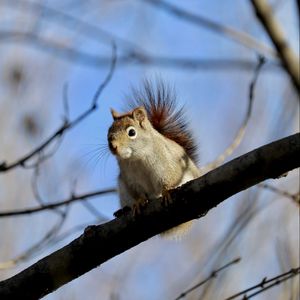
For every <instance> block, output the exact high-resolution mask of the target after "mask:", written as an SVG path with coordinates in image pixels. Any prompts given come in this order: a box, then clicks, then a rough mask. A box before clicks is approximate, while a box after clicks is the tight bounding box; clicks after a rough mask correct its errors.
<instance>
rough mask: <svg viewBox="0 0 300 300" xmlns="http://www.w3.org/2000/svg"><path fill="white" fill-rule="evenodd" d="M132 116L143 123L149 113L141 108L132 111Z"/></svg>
mask: <svg viewBox="0 0 300 300" xmlns="http://www.w3.org/2000/svg"><path fill="white" fill-rule="evenodd" d="M132 116H133V118H134V119H135V120H137V121H139V122H140V123H142V122H143V121H144V120H145V119H146V118H147V113H146V110H145V108H144V107H143V106H140V107H138V108H136V109H134V110H133V111H132Z"/></svg>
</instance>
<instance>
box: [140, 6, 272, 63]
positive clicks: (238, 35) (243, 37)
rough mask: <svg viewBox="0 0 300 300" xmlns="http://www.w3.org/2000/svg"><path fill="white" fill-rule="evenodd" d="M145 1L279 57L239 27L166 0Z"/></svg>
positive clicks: (260, 51) (257, 49)
mask: <svg viewBox="0 0 300 300" xmlns="http://www.w3.org/2000/svg"><path fill="white" fill-rule="evenodd" d="M143 1H144V2H146V3H149V4H151V5H154V6H156V7H158V8H159V9H163V10H165V11H166V12H168V13H170V14H172V15H175V16H176V17H177V18H181V19H183V20H185V21H187V22H190V23H191V24H195V25H197V26H201V27H204V28H207V29H209V30H212V31H214V32H216V33H218V34H221V35H223V36H225V37H228V38H230V39H232V40H234V41H235V42H238V43H239V44H242V45H244V46H246V47H248V48H250V49H255V50H256V51H258V53H260V54H262V55H263V54H264V55H268V56H271V57H273V58H276V57H277V54H276V52H275V51H274V50H273V49H272V48H270V47H268V46H267V45H265V44H263V43H261V42H259V41H257V40H256V39H255V38H254V37H252V36H251V35H249V34H247V33H245V32H242V31H238V30H237V29H234V28H232V27H229V26H226V25H223V24H219V23H217V22H215V21H212V20H210V19H208V18H206V17H203V16H200V15H198V14H197V15H196V14H194V13H192V12H188V11H186V10H183V9H182V8H179V7H177V6H175V5H174V4H171V3H169V2H166V1H164V0H143Z"/></svg>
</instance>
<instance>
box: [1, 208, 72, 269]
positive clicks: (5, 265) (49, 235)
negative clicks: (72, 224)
mask: <svg viewBox="0 0 300 300" xmlns="http://www.w3.org/2000/svg"><path fill="white" fill-rule="evenodd" d="M67 216H68V207H67V208H66V209H65V211H64V212H63V213H61V214H60V219H59V221H58V222H57V223H56V224H54V226H53V227H52V228H51V229H50V230H48V231H47V232H46V233H45V234H44V236H43V237H42V238H41V239H39V240H38V241H37V242H35V243H34V244H33V245H31V246H30V247H29V248H28V249H27V250H26V251H24V252H23V253H21V254H19V255H18V256H16V257H15V258H12V259H9V260H8V261H5V262H0V270H4V269H9V268H12V267H15V266H16V265H17V264H19V263H21V262H24V261H26V260H28V259H30V258H31V257H33V255H35V254H36V253H37V252H38V251H39V250H40V249H42V247H43V246H44V245H45V244H47V243H48V242H49V241H51V240H52V239H53V238H55V236H56V235H57V233H58V232H59V230H60V229H61V228H62V226H63V224H64V223H65V221H66V219H67Z"/></svg>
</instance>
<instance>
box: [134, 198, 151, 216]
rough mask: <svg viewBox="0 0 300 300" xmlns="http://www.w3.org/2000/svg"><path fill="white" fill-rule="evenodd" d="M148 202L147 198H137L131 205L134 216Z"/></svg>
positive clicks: (139, 212)
mask: <svg viewBox="0 0 300 300" xmlns="http://www.w3.org/2000/svg"><path fill="white" fill-rule="evenodd" d="M147 204H148V200H147V199H138V200H137V201H136V203H134V204H133V206H132V213H133V215H134V216H137V215H139V214H141V212H142V210H143V208H144V207H145V206H146V205H147Z"/></svg>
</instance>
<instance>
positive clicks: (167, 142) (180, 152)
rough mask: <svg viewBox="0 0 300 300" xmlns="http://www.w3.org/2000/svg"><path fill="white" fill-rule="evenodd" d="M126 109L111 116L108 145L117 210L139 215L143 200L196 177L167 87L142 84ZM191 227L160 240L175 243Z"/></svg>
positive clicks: (193, 153)
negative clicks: (116, 174) (115, 167)
mask: <svg viewBox="0 0 300 300" xmlns="http://www.w3.org/2000/svg"><path fill="white" fill-rule="evenodd" d="M129 105H130V107H131V110H130V111H129V112H126V113H124V114H119V113H117V112H116V111H114V110H113V109H112V110H111V114H112V117H113V123H112V125H111V127H110V128H109V131H108V144H109V149H110V151H111V152H112V154H114V155H115V156H116V158H117V161H118V165H119V168H120V174H119V177H118V191H119V198H120V204H121V207H128V206H129V207H131V208H133V209H134V211H137V212H138V211H139V209H140V207H141V206H143V205H144V204H145V203H146V202H147V201H148V200H152V199H157V198H159V197H161V196H162V195H164V193H166V192H167V191H168V190H169V189H172V188H176V187H178V186H180V185H182V184H184V183H186V182H188V181H190V180H192V179H194V178H197V177H199V176H200V171H199V169H198V168H197V166H196V161H197V147H196V143H195V140H194V138H193V136H192V133H191V131H190V129H189V126H188V123H187V122H186V118H185V115H184V111H183V108H178V107H177V104H176V98H175V96H174V93H172V91H171V89H170V88H169V87H167V86H166V85H165V84H164V83H163V82H158V83H157V84H156V85H154V86H153V85H152V83H151V82H149V81H146V82H145V83H144V86H143V89H142V90H134V91H133V97H132V98H131V100H130V103H129ZM117 215H118V213H116V216H117ZM192 222H193V221H189V222H187V223H183V224H181V225H179V226H176V227H174V228H172V229H170V230H167V231H165V232H163V233H162V236H165V237H168V238H180V237H181V236H183V235H184V234H185V233H186V232H188V230H189V229H190V227H191V224H192Z"/></svg>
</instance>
